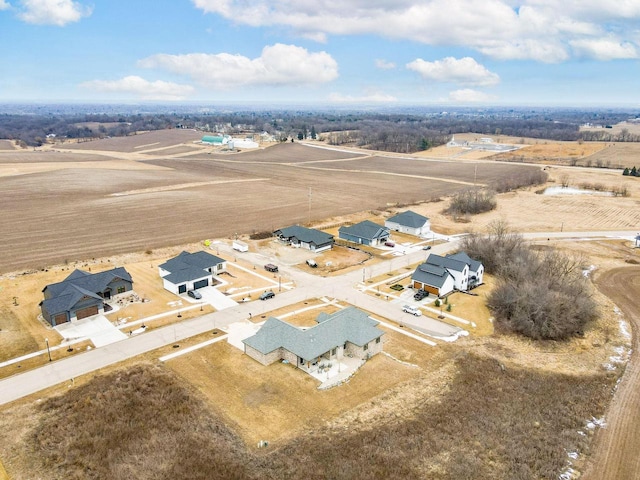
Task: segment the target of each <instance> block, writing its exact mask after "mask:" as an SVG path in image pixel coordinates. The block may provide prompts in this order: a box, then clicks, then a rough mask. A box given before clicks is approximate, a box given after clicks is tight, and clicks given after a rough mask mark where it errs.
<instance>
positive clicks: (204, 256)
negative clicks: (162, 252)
mask: <svg viewBox="0 0 640 480" xmlns="http://www.w3.org/2000/svg"><path fill="white" fill-rule="evenodd" d="M226 266H227V262H226V260H223V259H222V258H220V257H216V256H215V255H211V254H210V253H207V252H203V251H200V252H196V253H189V252H182V253H180V255H178V256H177V257H174V258H172V259H171V260H168V261H167V262H165V263H163V264H162V265H160V266H159V267H158V271H159V274H160V276H161V277H162V282H163V284H164V288H165V289H166V290H169V291H170V292H172V293H175V294H176V295H180V294H182V293H186V292H187V290H197V289H199V288H203V287H207V286H209V285H215V283H216V281H215V280H214V279H213V277H214V276H215V275H217V274H219V273H221V272H224V271H225V270H226Z"/></svg>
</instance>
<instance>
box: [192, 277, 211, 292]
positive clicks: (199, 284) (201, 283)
mask: <svg viewBox="0 0 640 480" xmlns="http://www.w3.org/2000/svg"><path fill="white" fill-rule="evenodd" d="M208 285H209V279H208V278H205V279H204V280H199V281H197V282H194V283H193V289H194V290H197V289H198V288H203V287H206V286H208Z"/></svg>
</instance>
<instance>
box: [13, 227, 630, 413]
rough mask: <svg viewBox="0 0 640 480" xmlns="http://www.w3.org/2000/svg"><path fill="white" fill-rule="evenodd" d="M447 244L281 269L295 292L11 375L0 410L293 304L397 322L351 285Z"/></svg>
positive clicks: (446, 248)
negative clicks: (329, 270)
mask: <svg viewBox="0 0 640 480" xmlns="http://www.w3.org/2000/svg"><path fill="white" fill-rule="evenodd" d="M636 234H637V232H578V233H574V232H564V233H562V232H552V233H536V234H527V235H525V238H528V239H544V238H551V237H553V238H556V239H557V238H581V237H582V238H601V237H609V236H611V237H633V236H634V235H636ZM451 240H452V241H450V242H449V243H446V244H442V245H437V246H435V247H433V249H432V250H431V251H429V252H426V251H423V250H418V251H415V252H412V253H409V254H407V255H404V256H398V257H392V258H390V259H389V260H386V261H384V262H380V263H377V264H374V265H370V266H366V267H363V268H362V270H355V271H352V272H350V273H347V274H345V275H341V276H337V277H328V278H323V277H319V276H316V275H310V274H307V273H306V272H302V271H300V270H298V269H296V268H290V267H283V271H284V273H286V274H287V275H289V276H290V277H291V278H292V279H293V280H294V281H295V283H296V285H297V288H295V289H293V290H290V291H283V292H281V293H279V294H278V295H276V296H275V298H273V299H271V300H267V301H264V302H260V301H254V302H248V303H241V304H238V305H237V306H234V307H232V308H228V309H225V310H222V311H219V312H215V313H211V314H207V315H203V316H201V317H198V318H195V319H191V320H187V321H184V322H180V323H176V324H174V325H170V326H167V327H164V328H159V329H156V330H151V331H149V332H147V333H144V334H143V335H137V336H134V337H130V338H127V339H126V340H122V341H120V342H117V343H113V344H111V345H107V346H104V347H101V348H97V349H94V350H91V351H89V352H86V353H83V354H80V355H74V356H73V357H69V358H66V359H64V360H59V361H56V362H52V363H48V364H47V365H45V366H43V367H40V368H37V369H34V370H31V371H28V372H25V373H22V374H20V375H14V376H12V377H9V378H6V379H4V380H2V381H0V405H3V404H6V403H9V402H12V401H14V400H17V399H19V398H22V397H25V396H27V395H30V394H32V393H36V392H38V391H41V390H44V389H45V388H48V387H51V386H53V385H56V384H58V383H61V382H65V381H69V380H71V379H72V378H74V377H77V376H79V375H83V374H86V373H90V372H92V371H95V370H98V369H100V368H102V367H106V366H108V365H113V364H115V363H118V362H121V361H123V360H127V359H129V358H132V357H134V356H136V355H140V354H142V353H146V352H149V351H152V350H155V349H157V348H160V347H163V346H166V345H171V344H173V343H176V342H179V341H181V340H183V339H185V338H189V337H192V336H195V335H199V334H201V333H204V332H206V331H207V330H211V329H213V328H216V327H227V326H228V325H229V324H230V323H232V322H237V321H240V320H245V319H247V318H248V317H249V313H251V314H252V316H253V317H255V316H256V315H263V314H265V315H266V314H267V312H269V311H271V310H274V309H277V308H281V307H286V306H287V305H291V304H294V303H298V302H302V301H305V300H308V299H311V298H317V297H322V296H327V297H330V298H337V299H339V300H343V301H345V302H348V303H352V304H354V305H355V306H357V307H360V308H363V309H366V310H369V311H371V312H373V313H375V314H378V312H380V316H382V317H386V318H391V319H394V318H395V319H397V320H401V319H402V318H403V317H402V315H403V312H402V311H401V310H400V309H399V308H395V307H392V306H390V304H389V303H387V302H385V301H383V300H380V299H378V298H376V297H374V296H371V295H366V294H364V293H362V292H359V291H358V290H356V289H354V288H353V287H354V285H357V284H359V283H362V281H363V279H365V280H366V279H369V278H373V277H376V276H379V275H383V274H385V273H387V272H391V271H396V270H400V269H402V268H404V267H406V266H408V265H411V264H413V263H417V262H419V261H421V260H424V259H425V258H426V257H427V255H428V254H429V253H432V252H433V253H437V254H445V253H448V252H450V251H452V250H454V249H455V248H457V246H458V240H457V239H454V238H452V239H451ZM244 255H246V256H247V258H253V259H254V260H255V261H256V262H257V263H261V260H262V259H264V257H263V256H261V255H260V254H250V255H247V254H243V256H244Z"/></svg>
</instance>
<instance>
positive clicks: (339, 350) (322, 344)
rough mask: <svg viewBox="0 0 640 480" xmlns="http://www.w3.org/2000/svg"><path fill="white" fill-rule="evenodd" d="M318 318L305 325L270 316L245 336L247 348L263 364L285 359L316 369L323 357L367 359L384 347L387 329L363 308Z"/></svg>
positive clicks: (291, 362) (245, 348)
mask: <svg viewBox="0 0 640 480" xmlns="http://www.w3.org/2000/svg"><path fill="white" fill-rule="evenodd" d="M316 322H317V324H316V325H315V326H313V327H310V328H307V329H302V328H298V327H295V326H293V325H290V324H288V323H286V322H284V321H282V320H280V319H278V318H275V317H270V318H269V319H267V321H266V322H265V323H264V325H263V326H262V327H261V328H260V330H258V332H257V333H256V334H255V335H253V336H251V337H249V338H246V339H244V340H243V343H244V352H245V353H246V354H247V355H249V356H250V357H251V358H253V359H254V360H257V361H258V362H260V363H262V364H263V365H269V364H271V363H274V362H277V361H279V360H286V361H288V362H289V363H290V364H291V365H295V366H296V367H298V368H300V369H302V370H304V371H305V372H314V371H316V370H317V368H318V364H319V363H320V362H322V360H328V361H330V360H339V359H341V358H342V357H344V356H348V357H356V358H359V359H362V360H367V359H369V358H370V357H371V356H373V355H375V354H377V353H380V352H381V351H382V343H383V342H382V336H383V335H384V332H383V331H382V330H380V329H379V328H377V325H378V323H379V322H377V321H376V320H373V319H372V318H370V317H369V315H368V314H367V313H366V312H363V311H362V310H358V309H357V308H355V307H348V308H345V309H343V310H340V311H338V312H336V313H333V314H327V313H320V314H319V315H318V318H317V319H316Z"/></svg>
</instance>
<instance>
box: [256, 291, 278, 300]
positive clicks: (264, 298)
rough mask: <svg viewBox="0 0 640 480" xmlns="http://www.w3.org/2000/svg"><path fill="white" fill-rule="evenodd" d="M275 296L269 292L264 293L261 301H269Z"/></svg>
mask: <svg viewBox="0 0 640 480" xmlns="http://www.w3.org/2000/svg"><path fill="white" fill-rule="evenodd" d="M275 296H276V294H275V293H273V292H272V291H271V290H269V291H268V292H264V293H263V294H261V295H260V300H269V299H270V298H273V297H275Z"/></svg>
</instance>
